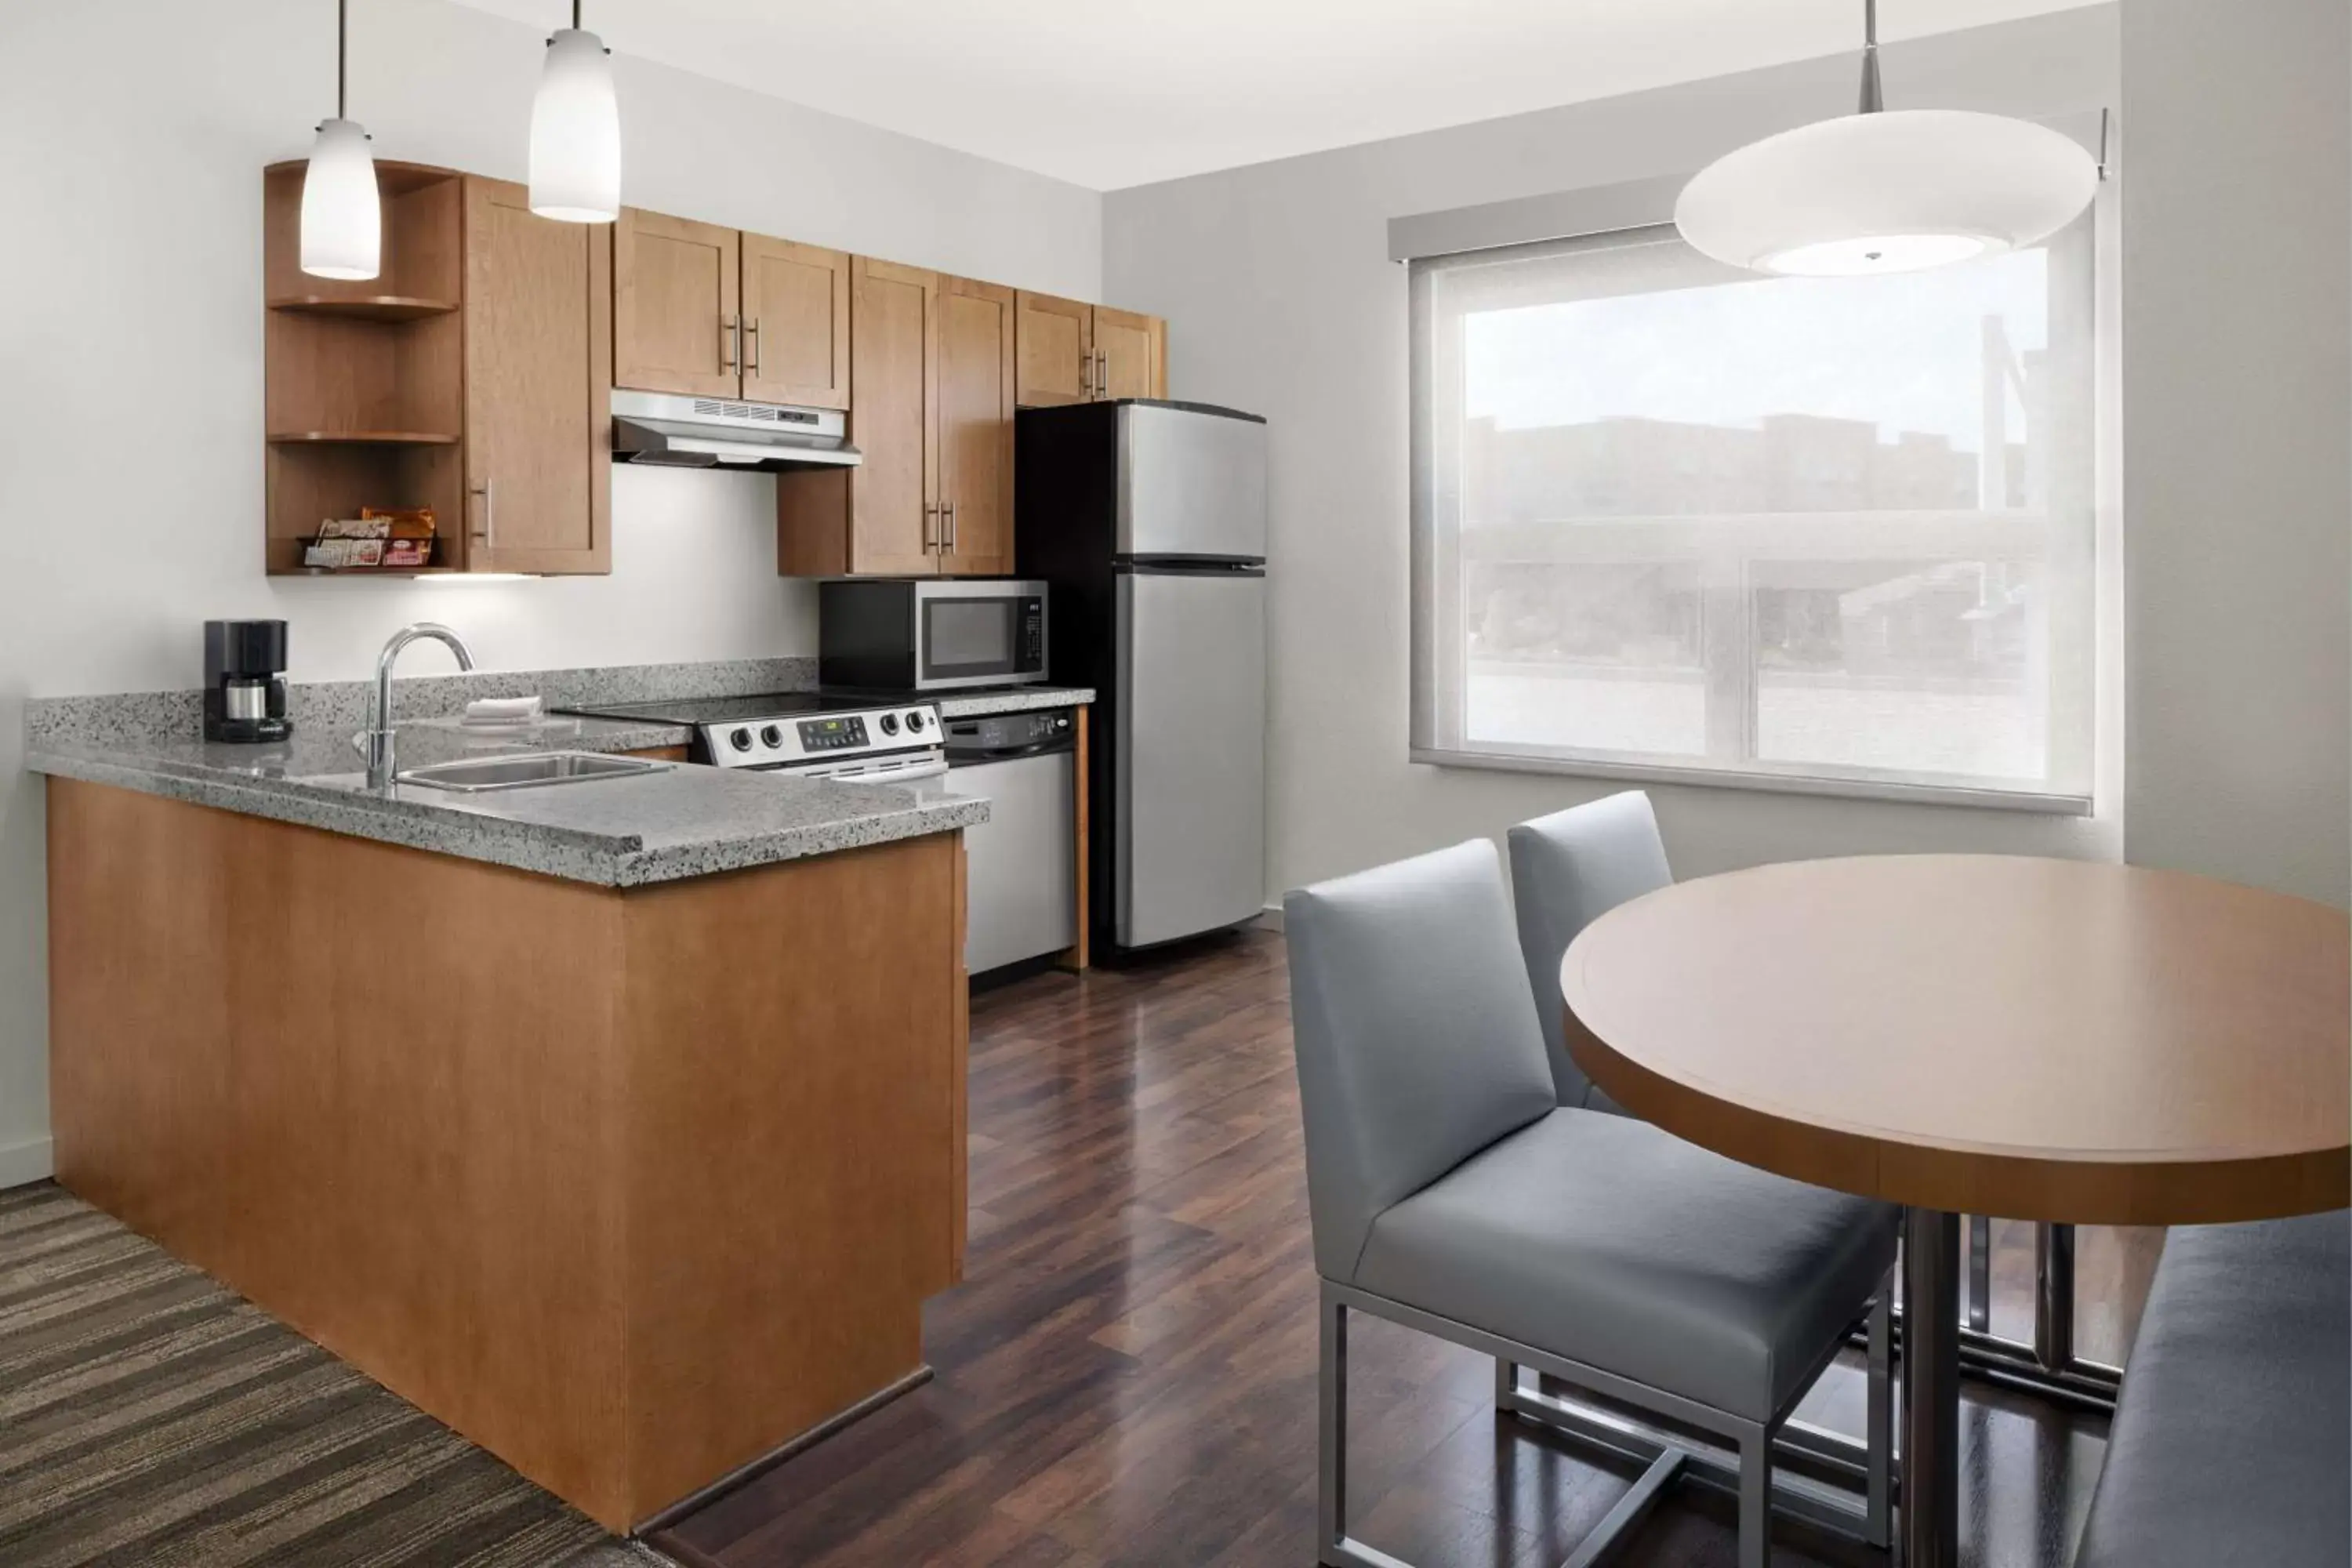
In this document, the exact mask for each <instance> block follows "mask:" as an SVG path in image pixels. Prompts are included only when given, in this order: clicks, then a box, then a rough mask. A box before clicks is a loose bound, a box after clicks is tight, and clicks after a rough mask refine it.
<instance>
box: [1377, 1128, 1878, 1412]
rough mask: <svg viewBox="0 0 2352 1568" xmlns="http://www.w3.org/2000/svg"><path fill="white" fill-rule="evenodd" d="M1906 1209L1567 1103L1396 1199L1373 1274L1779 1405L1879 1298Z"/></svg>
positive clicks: (1678, 1379) (1655, 1381) (1606, 1365)
mask: <svg viewBox="0 0 2352 1568" xmlns="http://www.w3.org/2000/svg"><path fill="white" fill-rule="evenodd" d="M1897 1214H1898V1211H1897V1210H1896V1209H1895V1207H1894V1206H1893V1205H1888V1204H1882V1203H1878V1202H1875V1201H1874V1200H1871V1199H1868V1198H1857V1197H1853V1196H1850V1195H1847V1194H1843V1193H1832V1192H1827V1191H1824V1190H1822V1189H1821V1188H1819V1187H1810V1186H1806V1185H1804V1184H1801V1183H1798V1182H1791V1181H1788V1180H1786V1179H1784V1178H1782V1177H1780V1176H1775V1175H1771V1174H1769V1173H1765V1172H1762V1171H1758V1170H1754V1169H1751V1168H1749V1167H1748V1166H1746V1165H1741V1164H1737V1163H1734V1162H1732V1161H1729V1160H1727V1159H1725V1158H1723V1157H1722V1156H1721V1155H1719V1154H1714V1153H1710V1152H1707V1151H1706V1150H1704V1149H1701V1148H1698V1147H1697V1146H1696V1145H1695V1144H1691V1143H1685V1142H1683V1141H1682V1140H1680V1139H1678V1138H1675V1137H1674V1136H1673V1135H1672V1134H1670V1133H1666V1132H1663V1131H1659V1130H1658V1129H1657V1128H1655V1127H1653V1126H1651V1125H1650V1124H1649V1123H1647V1122H1644V1121H1631V1120H1628V1119H1627V1118H1624V1117H1622V1116H1611V1115H1606V1114H1604V1113H1602V1112H1600V1111H1593V1110H1575V1109H1573V1108H1563V1109H1561V1110H1555V1111H1553V1112H1551V1113H1550V1114H1549V1116H1546V1117H1545V1118H1544V1119H1543V1120H1541V1121H1537V1122H1534V1123H1532V1124H1530V1125H1529V1126H1528V1127H1526V1128H1523V1129H1521V1130H1520V1131H1517V1132H1514V1133H1512V1134H1511V1135H1509V1136H1508V1137H1507V1138H1504V1139H1503V1140H1501V1141H1500V1142H1496V1143H1495V1144H1493V1145H1491V1146H1489V1147H1488V1148H1486V1149H1485V1150H1483V1151H1481V1152H1479V1153H1477V1154H1475V1155H1473V1156H1472V1157H1471V1158H1470V1159H1469V1160H1467V1161H1465V1162H1464V1163H1462V1164H1461V1165H1459V1166H1457V1167H1455V1168H1454V1170H1453V1171H1451V1172H1449V1173H1446V1174H1445V1175H1444V1176H1442V1177H1440V1178H1439V1179H1438V1180H1437V1181H1436V1182H1435V1183H1433V1184H1431V1185H1430V1186H1428V1187H1425V1188H1423V1190H1422V1191H1420V1192H1418V1193H1416V1194H1413V1195H1412V1197H1410V1198H1407V1199H1405V1200H1404V1201H1403V1202H1402V1203H1400V1204H1398V1205H1395V1206H1394V1207H1392V1208H1391V1209H1389V1210H1388V1211H1387V1212H1386V1213H1384V1214H1382V1215H1381V1216H1380V1217H1379V1218H1378V1219H1377V1220H1375V1221H1374V1222H1373V1224H1372V1230H1371V1236H1370V1239H1369V1240H1368V1241H1367V1243H1366V1244H1365V1247H1364V1254H1363V1258H1362V1260H1361V1262H1360V1264H1359V1266H1358V1268H1357V1270H1356V1279H1355V1282H1356V1284H1358V1285H1359V1286H1360V1287H1362V1288H1363V1289H1366V1290H1369V1291H1370V1292H1372V1293H1373V1294H1374V1295H1378V1296H1385V1297H1387V1298H1389V1299H1390V1300H1395V1301H1400V1302H1402V1303H1404V1304H1405V1305H1407V1306H1411V1307H1417V1308H1420V1309H1421V1310H1423V1311H1428V1312H1434V1313H1436V1314H1438V1315H1439V1316H1441V1317H1446V1318H1452V1319H1454V1321H1457V1322H1462V1323H1466V1324H1468V1325H1469V1326H1471V1327H1472V1328H1476V1329H1483V1330H1485V1331H1487V1332H1489V1333H1493V1334H1499V1335H1502V1336H1503V1337H1505V1338H1507V1339H1511V1340H1516V1341H1518V1342H1520V1343H1522V1344H1526V1345H1530V1346H1532V1347H1534V1348H1535V1349H1538V1350H1542V1351H1549V1352H1551V1353H1552V1354H1554V1355H1558V1356H1561V1357H1564V1358H1566V1359H1568V1360H1570V1361H1577V1362H1582V1363H1586V1364H1588V1365H1590V1366H1592V1367H1595V1368H1598V1369H1599V1370H1601V1371H1603V1372H1610V1373H1617V1374H1618V1375H1620V1376H1622V1377H1627V1378H1631V1379H1633V1380H1634V1381H1635V1382H1638V1383H1642V1384H1647V1385H1648V1386H1650V1387H1652V1388H1657V1389H1663V1390H1664V1391H1666V1392H1667V1393H1670V1394H1681V1395H1682V1396H1684V1397H1685V1398H1687V1399H1694V1400H1696V1401H1698V1402H1700V1403H1701V1404H1704V1405H1712V1406H1714V1407H1715V1408H1717V1409H1718V1410H1722V1411H1727V1412H1728V1413H1730V1414H1732V1415H1739V1416H1744V1417H1746V1418H1748V1419H1749V1420H1755V1421H1764V1420H1769V1419H1770V1418H1771V1417H1773V1416H1774V1415H1778V1414H1780V1412H1781V1411H1782V1410H1783V1409H1785V1408H1786V1407H1787V1406H1788V1405H1789V1404H1790V1402H1792V1401H1793V1400H1794V1399H1795V1397H1796V1396H1797V1395H1798V1394H1801V1392H1802V1391H1803V1385H1804V1384H1805V1383H1806V1382H1807V1381H1808V1380H1809V1379H1810V1377H1811V1374H1812V1373H1813V1372H1814V1371H1815V1370H1816V1369H1817V1368H1818V1366H1819V1365H1820V1363H1821V1361H1822V1357H1823V1355H1824V1354H1825V1353H1826V1352H1827V1351H1828V1349H1829V1347H1830V1346H1831V1344H1832V1342H1834V1341H1835V1340H1836V1339H1837V1338H1838V1336H1839V1335H1841V1334H1842V1333H1843V1331H1845V1329H1846V1328H1847V1327H1848V1326H1849V1325H1851V1324H1852V1323H1853V1321H1854V1320H1855V1319H1856V1318H1857V1317H1859V1316H1860V1315H1861V1314H1862V1312H1863V1310H1864V1308H1865V1307H1866V1306H1867V1305H1868V1303H1869V1300H1870V1298H1871V1296H1872V1295H1873V1293H1874V1292H1875V1290H1876V1289H1877V1288H1878V1285H1879V1282H1880V1280H1881V1279H1884V1278H1885V1274H1886V1271H1887V1269H1888V1268H1891V1267H1892V1266H1893V1264H1894V1261H1895V1229H1896V1218H1897Z"/></svg>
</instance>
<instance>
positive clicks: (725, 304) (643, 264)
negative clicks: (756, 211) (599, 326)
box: [613, 207, 743, 397]
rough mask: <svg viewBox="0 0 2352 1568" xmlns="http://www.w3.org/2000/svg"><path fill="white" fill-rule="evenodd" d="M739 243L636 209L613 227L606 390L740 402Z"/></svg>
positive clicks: (727, 233)
mask: <svg viewBox="0 0 2352 1568" xmlns="http://www.w3.org/2000/svg"><path fill="white" fill-rule="evenodd" d="M741 242H742V237H741V236H740V234H738V233H737V232H736V231H735V230H734V229H731V228H720V227H719V226H718V225H716V224H708V223H697V222H695V221H694V220H693V219H691V218H682V217H670V216H667V215H666V214H662V213H649V212H643V211H640V210H638V209H637V208H635V207H629V208H626V209H625V210H624V211H623V212H622V214H621V216H620V218H619V219H618V220H617V221H616V222H615V223H614V225H613V384H614V385H615V386H626V387H634V388H636V389H637V390H639V391H644V392H675V393H678V394H681V395H685V396H688V397H740V396H741V395H743V377H742V371H741V367H740V361H739V359H738V355H737V349H738V345H739V343H740V339H741V336H742V326H743V317H742V312H741V301H740V294H741V288H742V273H741V255H742V243H741Z"/></svg>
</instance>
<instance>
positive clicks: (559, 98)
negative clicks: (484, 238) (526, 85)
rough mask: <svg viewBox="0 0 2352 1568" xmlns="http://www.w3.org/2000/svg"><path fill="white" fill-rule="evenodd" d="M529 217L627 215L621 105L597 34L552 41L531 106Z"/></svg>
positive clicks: (599, 219)
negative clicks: (623, 208) (624, 210)
mask: <svg viewBox="0 0 2352 1568" xmlns="http://www.w3.org/2000/svg"><path fill="white" fill-rule="evenodd" d="M530 210H531V211H533V212H535V213H537V214H538V215H539V216H541V217H552V218H562V220H563V221H564V222H566V223H610V222H612V221H613V220H614V218H616V217H618V216H621V106H620V100H619V99H618V98H616V97H615V96H614V92H613V59H612V56H611V55H609V54H608V53H606V52H605V48H604V42H603V40H601V39H599V38H598V37H596V35H595V34H593V33H583V32H582V31H581V30H580V29H578V28H577V27H565V28H563V29H562V30H561V31H559V32H557V33H556V34H555V35H554V36H553V37H550V38H549V39H548V40H547V65H546V68H545V69H544V70H542V71H541V75H540V79H539V96H538V98H537V99H536V100H533V101H532V103H531V106H530Z"/></svg>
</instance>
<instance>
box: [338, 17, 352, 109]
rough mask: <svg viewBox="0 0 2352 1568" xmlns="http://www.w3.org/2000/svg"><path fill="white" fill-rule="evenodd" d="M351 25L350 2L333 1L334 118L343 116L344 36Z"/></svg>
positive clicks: (347, 46) (348, 47)
mask: <svg viewBox="0 0 2352 1568" xmlns="http://www.w3.org/2000/svg"><path fill="white" fill-rule="evenodd" d="M351 23H352V0H335V118H336V119H338V120H341V119H342V118H344V115H343V70H344V67H343V61H344V58H345V57H346V56H347V55H348V54H349V53H350V46H349V45H348V44H347V43H346V42H345V35H346V34H347V33H348V32H349V30H350V27H351Z"/></svg>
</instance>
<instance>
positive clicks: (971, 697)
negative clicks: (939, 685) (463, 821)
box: [931, 686, 1095, 719]
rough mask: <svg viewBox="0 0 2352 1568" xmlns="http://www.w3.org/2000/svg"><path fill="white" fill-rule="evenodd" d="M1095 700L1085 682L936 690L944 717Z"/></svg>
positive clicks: (1075, 704)
mask: <svg viewBox="0 0 2352 1568" xmlns="http://www.w3.org/2000/svg"><path fill="white" fill-rule="evenodd" d="M931 700H932V701H933V702H935V703H937V704H938V705H939V710H940V718H942V719H978V718H982V717H983V716H985V715H987V714H990V713H1031V712H1034V711H1035V710H1038V709H1040V708H1076V707H1078V706H1080V705H1081V704H1084V703H1088V702H1092V701H1093V700H1095V694H1094V690H1093V689H1092V688H1090V687H1085V686H1006V687H999V688H996V689H990V690H984V691H950V692H940V693H935V694H934V695H933V696H932V698H931Z"/></svg>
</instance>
